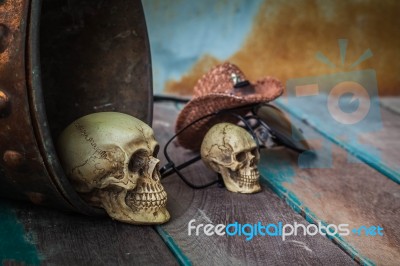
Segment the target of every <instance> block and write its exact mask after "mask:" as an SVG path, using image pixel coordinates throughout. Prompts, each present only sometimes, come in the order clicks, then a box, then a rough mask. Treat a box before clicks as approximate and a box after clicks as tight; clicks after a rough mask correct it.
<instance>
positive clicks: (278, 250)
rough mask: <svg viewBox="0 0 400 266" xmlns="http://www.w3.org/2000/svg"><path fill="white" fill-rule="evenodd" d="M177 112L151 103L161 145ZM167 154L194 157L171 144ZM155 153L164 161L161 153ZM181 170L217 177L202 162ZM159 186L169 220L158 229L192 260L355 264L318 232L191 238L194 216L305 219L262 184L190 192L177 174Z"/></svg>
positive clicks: (200, 219) (197, 177) (199, 219)
mask: <svg viewBox="0 0 400 266" xmlns="http://www.w3.org/2000/svg"><path fill="white" fill-rule="evenodd" d="M177 112H178V110H177V108H176V106H175V105H173V104H168V103H158V104H156V105H155V112H154V116H155V117H154V122H153V127H154V129H155V132H156V135H157V139H158V140H159V142H160V144H161V146H163V145H164V144H165V142H166V140H167V139H169V138H170V137H171V136H172V135H173V127H174V122H173V121H174V120H175V117H176V115H177ZM170 154H171V157H173V158H175V159H177V160H176V163H179V160H180V161H181V162H182V160H185V159H188V158H190V157H192V156H193V154H191V153H190V152H187V151H185V150H183V149H182V148H180V147H179V146H177V145H174V143H172V145H171V149H170ZM159 157H160V158H161V159H162V162H163V163H165V159H164V158H162V157H163V156H162V154H160V156H159ZM183 172H184V173H185V175H186V176H188V178H191V179H192V180H194V181H196V182H207V181H210V180H212V179H213V178H216V176H215V174H214V173H212V172H211V171H210V170H208V169H206V168H205V166H204V165H203V164H202V162H198V163H196V164H195V165H191V166H190V167H188V168H187V169H185V170H184V171H183ZM163 184H164V186H165V188H166V191H167V192H168V209H169V211H170V213H171V221H170V222H168V223H167V224H166V225H162V226H161V228H162V229H163V230H164V231H165V232H166V233H168V235H169V236H171V237H172V238H173V240H174V244H175V245H177V246H178V247H179V249H180V251H179V252H181V253H183V254H185V255H186V257H187V258H189V259H190V260H191V261H192V262H193V264H201V265H206V264H207V265H208V264H212V265H220V264H221V265H226V264H235V265H237V264H250V265H253V264H271V265H287V264H311V265H313V264H323V265H333V264H340V265H343V264H346V265H348V264H354V261H353V260H352V259H351V258H350V257H349V256H348V255H347V254H345V253H344V252H343V251H342V250H341V249H340V248H339V247H338V246H336V245H334V244H333V243H332V242H331V241H329V240H328V239H327V238H326V237H323V236H321V235H318V236H313V237H311V236H303V235H301V236H300V235H299V236H291V237H289V238H288V239H287V240H285V241H282V239H281V238H279V237H272V236H255V237H254V238H253V239H252V240H250V241H246V239H245V237H243V236H235V237H228V236H216V235H213V236H205V235H204V234H202V235H198V236H196V235H191V236H189V235H188V223H189V221H190V220H192V219H195V220H196V221H195V224H200V223H203V224H205V223H212V224H214V225H216V224H224V225H226V224H229V223H233V222H239V223H242V224H245V223H251V224H254V223H257V222H258V221H260V222H262V223H263V224H268V223H276V224H277V223H279V222H282V223H291V224H293V223H294V222H297V223H301V224H304V225H308V224H309V223H308V222H307V221H306V220H305V219H304V218H303V217H301V216H300V215H299V214H297V213H295V212H293V211H292V210H291V209H290V207H289V206H288V205H287V204H286V203H285V202H284V201H283V200H281V199H279V198H278V197H277V196H276V195H275V194H274V193H273V192H272V191H271V190H270V189H269V188H268V187H265V186H264V187H263V191H262V192H260V193H257V194H251V195H244V194H238V193H232V192H229V191H227V190H226V189H224V188H220V187H218V186H217V185H213V186H211V187H208V188H206V189H200V190H194V189H191V188H190V187H188V186H187V185H185V184H184V183H183V182H182V181H181V180H180V179H179V178H178V177H177V176H176V175H172V176H169V177H167V178H166V179H164V180H163Z"/></svg>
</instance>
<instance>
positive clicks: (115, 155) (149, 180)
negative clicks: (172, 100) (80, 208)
mask: <svg viewBox="0 0 400 266" xmlns="http://www.w3.org/2000/svg"><path fill="white" fill-rule="evenodd" d="M158 148H159V147H158V143H157V141H156V140H155V139H154V135H153V130H152V129H151V128H150V127H149V126H148V125H146V124H145V123H143V122H142V121H140V120H138V119H136V118H134V117H132V116H129V115H126V114H121V113H115V112H105V113H95V114H91V115H87V116H84V117H82V118H80V119H78V120H76V121H75V122H73V123H72V124H71V125H69V126H68V127H67V128H66V129H65V130H64V131H63V132H62V134H61V136H60V138H59V141H58V153H59V156H60V160H61V163H62V165H63V167H64V170H65V171H66V173H67V176H68V178H69V179H70V180H71V182H72V184H73V185H74V187H75V189H76V190H77V191H78V192H79V193H80V195H81V196H82V197H83V198H84V199H85V200H86V201H87V202H88V203H89V204H91V205H93V206H96V207H101V208H104V209H105V210H106V211H107V213H108V214H109V215H110V216H111V217H112V218H114V219H116V220H119V221H123V222H127V223H133V224H159V223H164V222H166V221H168V220H169V218H170V215H169V213H168V211H167V209H166V207H165V206H166V201H167V194H166V192H165V191H164V188H163V186H162V185H161V182H160V174H159V171H158V166H159V165H158V163H159V160H158V159H157V158H156V156H157V153H158Z"/></svg>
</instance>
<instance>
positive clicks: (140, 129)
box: [136, 125, 151, 151]
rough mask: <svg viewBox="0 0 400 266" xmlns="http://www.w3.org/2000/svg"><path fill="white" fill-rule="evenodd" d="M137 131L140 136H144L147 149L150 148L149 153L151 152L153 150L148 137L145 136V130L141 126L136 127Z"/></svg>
mask: <svg viewBox="0 0 400 266" xmlns="http://www.w3.org/2000/svg"><path fill="white" fill-rule="evenodd" d="M136 129H137V130H138V131H139V132H140V134H142V137H143V140H144V142H146V146H147V148H148V149H149V151H150V150H151V147H150V144H149V142H148V141H147V137H146V135H145V134H144V129H143V127H142V126H140V125H139V126H137V127H136Z"/></svg>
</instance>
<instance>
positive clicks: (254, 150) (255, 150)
mask: <svg viewBox="0 0 400 266" xmlns="http://www.w3.org/2000/svg"><path fill="white" fill-rule="evenodd" d="M250 152H251V154H252V155H253V156H254V157H257V155H258V150H257V148H254V149H252V150H251V151H250Z"/></svg>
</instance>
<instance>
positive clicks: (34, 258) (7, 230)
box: [0, 201, 40, 265]
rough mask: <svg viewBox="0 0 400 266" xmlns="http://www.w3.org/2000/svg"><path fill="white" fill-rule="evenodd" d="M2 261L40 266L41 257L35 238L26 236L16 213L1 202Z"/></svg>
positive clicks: (0, 256)
mask: <svg viewBox="0 0 400 266" xmlns="http://www.w3.org/2000/svg"><path fill="white" fill-rule="evenodd" d="M0 261H1V262H2V264H4V263H6V262H17V263H23V264H27V265H39V264H40V255H39V253H38V251H37V249H36V247H35V244H34V236H32V235H29V234H26V233H25V230H24V227H23V225H22V224H21V223H20V221H19V220H18V218H17V217H16V214H15V212H14V211H13V210H12V208H11V207H10V206H8V204H7V203H6V202H3V201H0Z"/></svg>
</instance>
